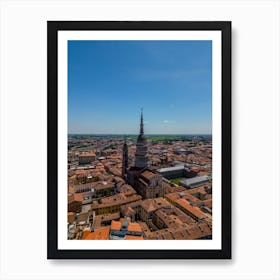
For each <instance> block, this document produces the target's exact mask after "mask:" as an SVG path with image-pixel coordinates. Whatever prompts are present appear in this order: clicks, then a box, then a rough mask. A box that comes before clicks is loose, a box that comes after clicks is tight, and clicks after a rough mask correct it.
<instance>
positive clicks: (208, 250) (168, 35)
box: [48, 22, 231, 258]
mask: <svg viewBox="0 0 280 280" xmlns="http://www.w3.org/2000/svg"><path fill="white" fill-rule="evenodd" d="M48 27H49V29H48V30H49V38H48V54H49V55H48V59H49V60H48V61H49V68H48V82H49V83H48V85H49V88H48V93H49V96H48V98H49V99H48V110H49V146H50V150H51V151H52V153H50V154H49V175H50V176H49V184H48V185H49V186H50V187H49V189H48V214H49V215H48V228H49V231H48V240H49V242H48V244H49V246H48V250H49V256H56V257H63V256H64V257H69V258H75V257H78V256H79V257H81V256H82V257H88V258H92V257H93V258H99V257H101V256H103V257H105V258H107V257H112V258H124V257H128V256H131V255H132V254H133V253H134V255H133V257H134V258H137V257H140V256H141V257H142V258H147V257H152V258H155V257H159V258H161V257H162V258H167V257H170V258H174V257H175V256H176V257H178V256H179V255H180V254H181V258H184V257H187V258H229V257H230V243H231V237H230V199H231V197H230V170H231V169H230V159H231V154H230V112H231V111H230V102H229V101H230V22H173V23H169V22H114V23H112V22H49V26H48ZM112 29H113V30H112ZM54 113H55V114H54ZM53 147H54V149H53ZM56 152H57V153H56ZM225 161H227V162H226V163H225ZM52 174H53V175H54V176H51V175H52ZM56 179H57V180H56ZM225 182H226V183H227V184H224V183H225ZM225 217H226V219H225ZM77 250H79V253H77ZM97 251H98V252H99V253H98V254H96V253H97ZM109 251H111V254H110V256H109V254H108V252H109ZM139 251H141V254H140V255H139ZM58 252H59V256H58ZM120 252H121V253H120ZM136 252H138V253H137V254H136ZM148 252H150V253H149V254H148ZM164 252H165V253H164ZM172 252H173V253H172ZM177 253H178V254H177ZM172 254H173V255H172Z"/></svg>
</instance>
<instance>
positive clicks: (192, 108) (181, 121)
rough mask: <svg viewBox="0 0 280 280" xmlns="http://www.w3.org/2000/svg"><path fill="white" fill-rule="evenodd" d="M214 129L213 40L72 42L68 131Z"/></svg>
mask: <svg viewBox="0 0 280 280" xmlns="http://www.w3.org/2000/svg"><path fill="white" fill-rule="evenodd" d="M142 107H143V112H144V124H145V133H146V134H196V133H197V134H208V133H211V131H212V43H211V41H69V42H68V132H69V133H71V134H73V133H92V134H106V133H108V134H114V133H116V134H137V133H138V132H139V121H140V113H141V108H142Z"/></svg>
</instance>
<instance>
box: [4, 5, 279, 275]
mask: <svg viewBox="0 0 280 280" xmlns="http://www.w3.org/2000/svg"><path fill="white" fill-rule="evenodd" d="M0 8H1V14H0V20H1V21H0V28H1V29H0V36H1V37H0V42H1V59H0V61H1V63H0V64H1V68H0V69H1V81H0V85H1V99H0V106H1V107H0V109H1V110H0V114H1V126H0V128H1V134H0V135H1V153H0V155H1V158H0V160H1V175H0V180H1V190H0V199H1V200H0V210H1V216H0V221H1V227H0V228H1V232H0V240H1V243H0V248H1V249H0V261H1V262H0V278H1V279H143V278H145V279H152V278H153V279H161V280H164V279H266V280H269V279H280V268H279V267H280V266H279V253H280V246H279V236H280V231H279V224H280V223H279V222H280V218H279V187H280V182H279V167H280V165H279V144H280V141H279V140H280V139H279V109H280V108H279V105H280V104H279V93H280V91H279V77H280V71H279V68H280V67H279V66H280V61H279V49H280V44H279V34H280V32H279V31H280V28H279V24H280V22H279V21H280V20H279V18H280V17H279V16H280V2H279V1H277V0H275V1H270V0H266V1H261V0H259V1H250V0H247V1H161V2H160V1H141V2H140V1H139V2H136V1H123V2H120V1H118V2H116V1H112V2H110V1H106V0H105V1H100V2H98V1H96V2H94V1H25V0H23V1H13V0H11V1H7V0H6V1H5V0H3V1H1V2H0ZM47 20H231V21H232V25H233V34H232V35H233V36H232V40H233V45H232V46H233V54H232V62H233V74H232V82H233V87H232V88H233V92H232V105H233V123H232V127H233V138H232V142H233V149H232V156H233V172H232V175H233V181H232V189H233V194H232V201H233V232H232V233H233V259H232V260H226V261H223V260H221V261H216V260H182V261H177V260H172V261H171V260H166V261H163V260H155V261H151V260H147V261H143V260H142V261H140V260H134V261H131V260H130V261H127V260H115V261H96V260H71V261H66V260H60V261H51V260H47V259H46V240H47V235H46V232H47V228H46V215H47V213H46V209H47V207H46V194H47V185H46V178H47V174H46V155H47V151H46V146H47V142H46V136H47V134H46V122H47V115H46V112H47V110H46V102H47V88H46V85H47V83H46V77H47V74H46V73H47V72H46V70H47V67H46V62H47V57H46V44H47V36H46V30H47V26H46V21H47Z"/></svg>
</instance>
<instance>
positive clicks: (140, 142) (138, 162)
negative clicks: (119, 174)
mask: <svg viewBox="0 0 280 280" xmlns="http://www.w3.org/2000/svg"><path fill="white" fill-rule="evenodd" d="M147 149H148V147H147V140H146V138H145V135H144V122H143V109H142V108H141V121H140V134H139V135H138V138H137V143H136V153H135V167H136V168H139V169H143V168H145V167H147V161H148V160H147Z"/></svg>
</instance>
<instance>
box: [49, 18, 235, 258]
mask: <svg viewBox="0 0 280 280" xmlns="http://www.w3.org/2000/svg"><path fill="white" fill-rule="evenodd" d="M66 30H80V31H82V30H111V31H112V30H131V31H137V30H162V31H167V30H168V31H175V30H205V31H206V30H220V31H221V34H222V40H221V42H222V46H221V49H222V60H221V61H222V65H221V68H222V73H221V77H222V85H221V88H222V99H221V100H222V108H221V115H222V121H221V122H222V139H221V143H222V147H221V149H222V153H221V155H222V159H221V164H222V175H221V177H222V194H221V196H222V197H221V204H222V205H221V210H222V211H221V212H222V213H221V220H222V226H221V237H222V238H221V243H222V248H221V250H216V249H215V250H210V249H208V250H207V249H205V250H172V249H171V250H170V249H169V250H165V249H163V250H127V249H126V250H113V249H112V250H82V249H78V250H64V249H63V250H60V249H58V203H59V201H58V32H59V31H66ZM47 34H48V35H47V36H48V38H47V67H48V69H47V79H48V82H47V87H48V88H47V91H48V100H47V106H48V109H47V114H48V116H47V122H48V123H47V135H48V136H47V137H48V138H47V140H48V144H47V145H48V146H47V150H48V163H47V168H48V184H47V185H48V190H47V200H48V201H47V207H48V209H47V258H48V259H231V22H230V21H185V22H179V21H178V22H176V21H168V22H167V21H153V22H149V21H104V22H103V21H48V22H47Z"/></svg>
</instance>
